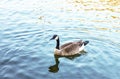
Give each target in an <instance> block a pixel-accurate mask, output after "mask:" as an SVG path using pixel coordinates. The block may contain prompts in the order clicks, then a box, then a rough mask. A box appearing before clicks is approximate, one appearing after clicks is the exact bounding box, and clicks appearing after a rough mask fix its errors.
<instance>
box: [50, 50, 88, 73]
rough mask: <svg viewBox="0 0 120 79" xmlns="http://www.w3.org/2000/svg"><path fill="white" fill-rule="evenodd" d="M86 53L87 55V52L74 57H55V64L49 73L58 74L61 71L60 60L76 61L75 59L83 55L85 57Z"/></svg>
mask: <svg viewBox="0 0 120 79" xmlns="http://www.w3.org/2000/svg"><path fill="white" fill-rule="evenodd" d="M86 53H87V52H86V51H82V52H81V54H76V55H72V56H58V55H54V59H55V64H54V65H52V66H50V67H49V72H52V73H57V72H58V71H59V63H60V61H59V58H62V57H65V58H67V59H70V60H74V59H75V58H77V57H80V56H81V55H85V54H86Z"/></svg>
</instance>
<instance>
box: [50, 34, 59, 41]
mask: <svg viewBox="0 0 120 79" xmlns="http://www.w3.org/2000/svg"><path fill="white" fill-rule="evenodd" d="M53 39H55V40H58V39H59V36H58V35H56V34H55V35H53V37H52V38H51V39H50V40H53Z"/></svg>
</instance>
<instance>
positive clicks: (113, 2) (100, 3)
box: [73, 0, 120, 12]
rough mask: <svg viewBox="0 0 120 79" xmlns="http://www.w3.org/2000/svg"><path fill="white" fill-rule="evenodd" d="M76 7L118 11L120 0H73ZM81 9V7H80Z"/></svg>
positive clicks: (119, 9)
mask: <svg viewBox="0 0 120 79" xmlns="http://www.w3.org/2000/svg"><path fill="white" fill-rule="evenodd" d="M73 3H74V5H75V6H76V7H78V6H79V7H81V9H84V10H86V11H89V10H97V11H104V10H108V11H112V12H114V11H116V12H120V0H73ZM78 10H80V9H78Z"/></svg>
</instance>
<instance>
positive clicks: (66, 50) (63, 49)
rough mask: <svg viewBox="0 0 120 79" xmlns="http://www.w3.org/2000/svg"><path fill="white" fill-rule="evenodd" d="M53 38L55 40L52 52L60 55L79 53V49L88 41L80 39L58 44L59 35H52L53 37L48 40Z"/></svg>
mask: <svg viewBox="0 0 120 79" xmlns="http://www.w3.org/2000/svg"><path fill="white" fill-rule="evenodd" d="M53 39H55V40H56V47H55V50H54V54H55V55H60V56H70V55H75V54H79V53H80V51H82V50H83V49H84V46H86V45H87V44H88V43H89V41H82V40H80V41H77V42H69V43H65V44H63V45H62V46H60V39H59V36H58V35H53V37H52V38H51V39H50V40H53ZM59 46H60V47H59Z"/></svg>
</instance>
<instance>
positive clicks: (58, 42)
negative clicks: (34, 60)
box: [56, 38, 60, 49]
mask: <svg viewBox="0 0 120 79" xmlns="http://www.w3.org/2000/svg"><path fill="white" fill-rule="evenodd" d="M56 42H57V44H56V49H59V45H60V40H59V38H58V39H57V40H56Z"/></svg>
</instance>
